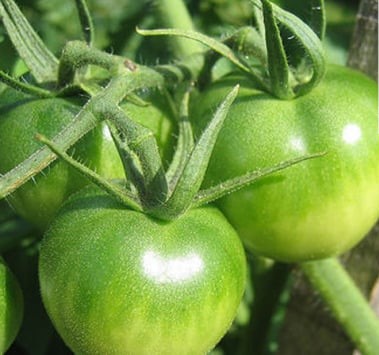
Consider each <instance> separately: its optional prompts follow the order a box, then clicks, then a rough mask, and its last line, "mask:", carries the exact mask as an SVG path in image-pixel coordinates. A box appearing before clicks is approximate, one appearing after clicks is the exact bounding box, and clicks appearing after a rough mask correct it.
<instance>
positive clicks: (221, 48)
mask: <svg viewBox="0 0 379 355" xmlns="http://www.w3.org/2000/svg"><path fill="white" fill-rule="evenodd" d="M137 32H138V33H139V34H141V35H144V36H179V37H184V38H189V39H192V40H194V41H198V42H200V43H202V44H204V45H205V46H207V47H208V48H210V49H211V50H213V51H215V52H216V53H219V54H220V55H222V56H223V57H225V58H227V59H228V60H230V61H231V62H232V63H233V64H234V65H236V66H237V67H238V68H239V69H240V70H242V71H244V72H245V73H247V74H248V75H249V76H251V77H253V79H254V81H255V82H257V83H258V84H259V85H260V86H261V87H266V85H265V83H264V82H263V81H262V80H261V78H260V77H259V76H257V75H255V72H254V70H252V68H250V67H249V66H248V65H247V64H246V63H245V62H244V61H243V60H242V59H241V58H239V57H238V56H237V55H236V54H235V53H234V52H233V50H232V49H231V48H229V47H228V46H227V45H225V44H224V43H222V42H221V41H218V40H216V39H214V38H212V37H209V36H207V35H204V34H202V33H199V32H195V31H190V30H180V29H176V28H175V29H174V28H166V29H155V30H142V29H137Z"/></svg>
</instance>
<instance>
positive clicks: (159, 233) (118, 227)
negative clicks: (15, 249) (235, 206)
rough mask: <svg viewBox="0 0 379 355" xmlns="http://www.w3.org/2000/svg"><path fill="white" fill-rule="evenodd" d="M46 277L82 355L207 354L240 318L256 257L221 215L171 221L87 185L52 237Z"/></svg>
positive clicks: (49, 298) (199, 213)
mask: <svg viewBox="0 0 379 355" xmlns="http://www.w3.org/2000/svg"><path fill="white" fill-rule="evenodd" d="M39 275H40V286H41V294H42V299H43V302H44V305H45V307H46V309H47V312H48V314H49V316H50V318H51V319H52V322H53V324H54V325H55V327H56V329H57V331H58V333H59V334H60V335H61V337H62V338H63V340H64V341H65V342H66V343H67V345H68V346H69V347H70V348H71V349H72V350H73V351H74V352H75V353H80V354H139V355H142V354H170V355H171V354H201V353H205V352H207V351H209V350H210V349H211V348H212V347H213V346H214V345H215V344H216V343H217V341H218V340H219V339H220V338H221V337H222V336H223V334H224V333H225V332H226V331H227V329H228V327H229V326H230V324H231V322H232V320H233V318H234V316H235V313H236V310H237V307H238V305H239V303H240V301H241V297H242V294H243V291H244V286H245V279H246V259H245V254H244V250H243V247H242V244H241V242H240V239H239V237H238V236H237V234H236V232H235V231H234V229H233V228H232V227H231V226H230V224H229V223H228V222H227V220H226V219H225V217H224V216H223V215H222V214H221V212H219V211H218V210H217V209H215V208H211V207H209V208H200V209H194V210H190V211H189V212H188V213H186V214H185V215H183V216H182V217H180V218H178V219H177V220H175V221H173V222H163V221H159V220H156V219H153V218H150V217H148V216H147V215H145V214H143V213H140V212H135V211H132V210H129V209H125V208H124V207H123V206H122V205H120V204H119V203H117V202H116V201H114V200H113V199H112V198H111V197H109V196H108V195H107V194H105V193H104V192H101V191H99V189H94V188H87V189H84V190H82V191H80V192H78V193H76V194H74V195H72V196H71V197H70V198H69V199H68V200H67V203H66V204H65V205H64V206H63V208H62V209H61V210H60V212H59V213H58V214H57V216H56V218H55V219H54V221H53V222H52V224H51V225H50V228H49V229H48V231H47V233H46V234H45V236H44V239H43V241H42V245H41V252H40V263H39Z"/></svg>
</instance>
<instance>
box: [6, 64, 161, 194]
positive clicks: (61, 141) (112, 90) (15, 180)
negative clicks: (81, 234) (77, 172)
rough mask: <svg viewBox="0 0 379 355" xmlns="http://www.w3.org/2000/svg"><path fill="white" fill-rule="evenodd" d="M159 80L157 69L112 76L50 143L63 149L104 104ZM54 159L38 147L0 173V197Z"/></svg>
mask: <svg viewBox="0 0 379 355" xmlns="http://www.w3.org/2000/svg"><path fill="white" fill-rule="evenodd" d="M163 81H164V79H163V77H161V76H160V75H159V74H158V73H157V72H155V71H154V70H151V69H148V68H146V67H141V68H137V69H136V70H135V71H134V72H127V73H126V74H125V75H119V76H116V77H115V78H113V79H112V80H111V81H110V82H109V84H108V86H107V87H106V88H105V89H104V90H103V91H101V92H100V93H99V94H97V95H96V96H94V97H93V98H92V99H90V100H89V102H88V103H87V104H86V105H85V106H84V107H83V109H82V110H81V111H80V112H79V114H78V115H77V117H76V118H75V119H74V120H73V121H72V122H71V124H69V125H68V126H67V127H65V128H64V129H63V130H62V131H61V132H60V133H59V134H58V135H57V136H56V137H54V139H53V142H54V143H55V144H56V145H57V146H58V147H59V148H60V149H61V150H67V149H68V148H70V147H71V146H72V145H73V144H75V143H76V142H77V141H78V140H79V139H80V138H81V137H83V136H84V135H85V134H86V133H87V132H89V131H90V130H91V129H93V128H94V127H95V126H96V125H97V124H98V122H99V121H100V119H99V118H98V117H97V113H98V112H101V111H102V110H103V108H104V103H107V105H109V104H110V103H114V104H115V105H117V104H118V103H119V102H120V101H121V100H122V99H123V98H124V97H125V95H127V94H128V93H130V92H133V91H134V90H137V89H139V88H142V87H157V86H160V85H163ZM95 115H96V116H95ZM55 159H56V156H55V154H54V153H52V152H51V151H50V149H49V148H47V147H42V148H41V149H39V150H38V151H36V152H35V153H33V154H32V155H31V156H30V157H29V158H27V159H26V160H25V161H24V162H23V163H22V164H19V165H17V166H16V167H15V168H13V169H12V170H11V171H9V172H7V173H6V174H5V175H3V176H1V178H0V199H1V198H3V197H5V196H7V195H8V194H10V193H12V192H13V191H14V190H15V189H17V188H18V187H19V186H21V185H22V184H23V183H25V182H26V181H27V180H29V179H30V178H31V177H33V176H34V175H36V174H37V173H39V172H40V171H41V170H43V169H44V168H45V167H47V166H48V165H49V164H50V163H51V162H52V161H54V160H55Z"/></svg>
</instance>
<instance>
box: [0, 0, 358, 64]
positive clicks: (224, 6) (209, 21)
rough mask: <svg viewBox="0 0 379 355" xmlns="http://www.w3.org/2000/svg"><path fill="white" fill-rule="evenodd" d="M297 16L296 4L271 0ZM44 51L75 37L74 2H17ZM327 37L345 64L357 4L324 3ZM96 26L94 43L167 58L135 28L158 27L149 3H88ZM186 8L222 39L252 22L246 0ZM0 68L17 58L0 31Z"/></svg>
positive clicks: (157, 42)
mask: <svg viewBox="0 0 379 355" xmlns="http://www.w3.org/2000/svg"><path fill="white" fill-rule="evenodd" d="M274 2H276V3H278V4H279V5H281V6H282V7H283V8H285V9H288V10H290V11H292V12H294V13H296V14H298V15H300V16H304V15H306V14H303V13H301V11H302V10H301V9H302V8H303V7H302V6H301V2H299V1H296V0H275V1H274ZM17 3H18V4H19V6H20V7H21V9H22V11H23V12H24V14H25V15H26V16H27V18H28V19H29V20H30V22H31V23H32V25H33V26H34V28H35V29H37V31H38V33H39V34H40V36H41V37H42V38H43V40H44V41H45V43H47V45H48V46H49V48H50V49H51V50H52V51H53V52H54V53H56V54H57V55H58V54H59V52H60V50H61V49H62V47H63V45H64V43H65V42H66V41H67V40H72V39H80V28H79V21H78V20H77V15H76V10H75V2H74V1H61V0H20V1H18V2H17ZM325 4H326V11H327V35H326V38H325V41H324V43H325V48H326V51H327V55H328V60H329V61H331V62H334V63H339V64H344V63H345V62H346V58H347V50H348V48H349V45H350V39H351V35H352V31H353V25H354V21H355V14H356V12H357V8H358V1H357V0H350V1H347V0H346V1H343V0H327V1H326V2H325ZM88 5H89V8H90V11H91V13H92V15H93V20H94V24H95V28H96V37H95V45H96V46H97V47H98V48H103V49H106V50H107V51H110V52H114V53H117V54H121V55H124V56H127V57H129V58H130V59H133V60H136V61H137V62H140V63H144V64H157V63H165V62H167V61H168V60H169V59H170V51H169V47H168V46H167V45H166V46H165V45H162V42H163V43H164V42H165V41H164V39H162V38H161V37H159V38H158V37H154V38H143V37H142V36H140V35H138V34H136V32H135V28H136V27H140V28H157V27H159V26H160V24H159V23H157V21H156V20H155V19H154V6H155V3H154V0H140V1H135V0H107V1H105V0H88ZM187 5H188V8H189V10H190V12H191V14H192V16H193V19H194V22H195V24H196V26H197V29H198V30H199V31H202V32H204V33H207V34H210V35H212V36H223V35H226V34H228V33H230V32H231V31H232V30H233V29H235V28H237V27H239V26H244V25H249V24H251V22H252V5H251V2H250V1H249V0H187ZM0 41H1V43H0V52H1V56H0V67H1V68H3V70H12V68H13V67H14V65H15V63H16V60H17V55H16V53H15V52H14V50H13V49H12V46H11V44H10V42H9V40H8V39H7V36H6V35H5V33H4V29H3V28H1V29H0Z"/></svg>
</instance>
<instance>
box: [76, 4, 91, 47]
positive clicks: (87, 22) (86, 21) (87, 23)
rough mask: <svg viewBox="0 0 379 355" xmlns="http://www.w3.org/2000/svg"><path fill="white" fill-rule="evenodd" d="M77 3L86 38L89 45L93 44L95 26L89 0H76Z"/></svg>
mask: <svg viewBox="0 0 379 355" xmlns="http://www.w3.org/2000/svg"><path fill="white" fill-rule="evenodd" d="M75 3H76V8H77V10H78V15H79V20H80V25H81V28H82V32H83V35H84V40H85V41H86V43H87V44H88V45H89V46H91V45H92V44H93V41H94V27H93V22H92V18H91V14H90V12H89V10H88V6H87V2H86V1H85V0H75Z"/></svg>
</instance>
